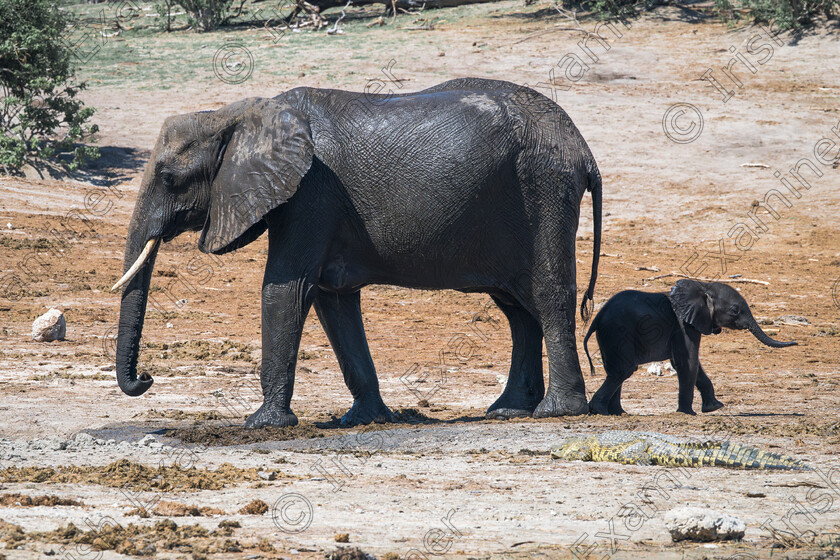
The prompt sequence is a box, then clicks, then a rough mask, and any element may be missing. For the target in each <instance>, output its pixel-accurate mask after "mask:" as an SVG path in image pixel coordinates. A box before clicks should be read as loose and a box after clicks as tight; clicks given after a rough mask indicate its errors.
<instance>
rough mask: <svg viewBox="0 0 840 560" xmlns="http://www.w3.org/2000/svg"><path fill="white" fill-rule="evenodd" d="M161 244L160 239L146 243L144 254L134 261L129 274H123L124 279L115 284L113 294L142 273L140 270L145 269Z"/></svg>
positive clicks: (112, 289)
mask: <svg viewBox="0 0 840 560" xmlns="http://www.w3.org/2000/svg"><path fill="white" fill-rule="evenodd" d="M159 242H160V238H158V237H155V238H154V239H149V240H148V241H147V242H146V246H145V247H143V252H142V253H140V256H139V257H137V260H136V261H134V264H133V265H131V268H129V269H128V272H126V273H125V274H123V277H122V278H120V279H119V281H118V282H117V283H116V284H114V287H113V288H111V291H112V292H114V291H116V290H119V289H120V288H122V287H123V286H125V285H126V284H128V283H129V282H131V279H132V278H134V276H135V275H136V274H137V273H138V272H139V271H140V269H141V268H143V265H144V264H146V261H147V260H148V259H149V255H151V254H152V252H153V251H154V250H155V249H157V246H158V243H159Z"/></svg>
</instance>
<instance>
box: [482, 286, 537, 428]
mask: <svg viewBox="0 0 840 560" xmlns="http://www.w3.org/2000/svg"><path fill="white" fill-rule="evenodd" d="M491 297H493V301H494V302H496V305H498V306H499V309H501V310H502V312H503V313H504V314H505V317H507V319H508V322H509V323H510V335H511V338H512V340H513V353H512V354H511V358H510V373H509V374H508V380H507V384H506V385H505V390H504V392H502V395H501V396H500V397H499V398H498V399H497V400H496V402H494V403H493V404H492V405H491V406H490V408H489V409H487V418H496V419H505V418H514V417H517V416H531V414H533V412H534V409H535V408H537V405H538V404H540V401H541V400H542V399H543V397H544V396H545V382H544V381H543V366H542V328H540V324H539V323H538V322H537V320H536V319H534V317H532V316H531V314H530V313H528V312H527V311H525V309H524V308H522V307H520V306H518V305H515V304H514V305H510V304H507V303H504V302H502V301H501V300H500V299H499V298H498V297H495V296H491Z"/></svg>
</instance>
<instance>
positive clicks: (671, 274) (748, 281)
mask: <svg viewBox="0 0 840 560" xmlns="http://www.w3.org/2000/svg"><path fill="white" fill-rule="evenodd" d="M670 277H676V278H689V279H691V280H699V281H700V282H726V283H733V284H734V283H740V284H761V285H762V286H769V285H770V282H765V281H764V280H751V279H749V278H728V279H720V278H719V279H714V278H700V277H697V276H686V275H685V274H680V273H679V272H669V273H668V274H660V275H658V276H651V277H650V278H645V282H650V281H651V280H659V279H660V278H670Z"/></svg>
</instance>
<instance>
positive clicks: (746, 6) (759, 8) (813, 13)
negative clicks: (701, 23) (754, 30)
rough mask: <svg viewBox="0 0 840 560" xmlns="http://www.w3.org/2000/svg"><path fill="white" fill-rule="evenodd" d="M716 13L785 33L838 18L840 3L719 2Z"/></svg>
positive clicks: (822, 0) (806, 0) (829, 0)
mask: <svg viewBox="0 0 840 560" xmlns="http://www.w3.org/2000/svg"><path fill="white" fill-rule="evenodd" d="M715 10H716V11H717V13H718V14H720V15H721V17H723V18H724V19H725V20H727V21H731V20H739V19H744V18H749V19H752V20H754V21H757V22H762V23H772V24H773V25H774V26H775V27H777V28H778V29H779V30H782V31H784V30H787V29H799V28H801V27H804V26H806V25H809V24H811V23H813V22H814V20H815V19H816V18H817V17H819V16H825V17H828V18H831V17H834V16H836V15H837V13H838V12H840V0H715Z"/></svg>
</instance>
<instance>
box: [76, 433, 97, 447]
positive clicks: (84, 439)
mask: <svg viewBox="0 0 840 560" xmlns="http://www.w3.org/2000/svg"><path fill="white" fill-rule="evenodd" d="M95 441H96V438H95V437H93V436H92V435H90V434H86V433H84V432H80V433H78V434H76V437H74V438H73V443H74V444H75V445H76V447H90V446H92V445H95V443H94V442H95Z"/></svg>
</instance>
